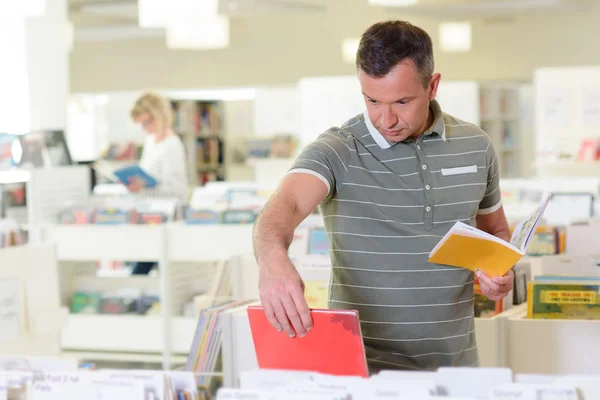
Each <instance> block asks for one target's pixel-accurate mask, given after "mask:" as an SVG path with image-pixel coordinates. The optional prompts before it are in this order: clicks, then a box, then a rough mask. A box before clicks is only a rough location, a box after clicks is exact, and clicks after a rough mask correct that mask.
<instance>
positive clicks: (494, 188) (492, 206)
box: [477, 138, 502, 215]
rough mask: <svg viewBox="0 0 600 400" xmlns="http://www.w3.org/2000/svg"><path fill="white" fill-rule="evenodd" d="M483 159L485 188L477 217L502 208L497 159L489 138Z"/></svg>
mask: <svg viewBox="0 0 600 400" xmlns="http://www.w3.org/2000/svg"><path fill="white" fill-rule="evenodd" d="M485 159H486V171H487V187H486V190H485V194H484V196H483V199H482V200H481V202H480V203H479V211H478V212H477V214H479V215H485V214H491V213H493V212H494V211H497V210H498V209H500V207H501V206H502V198H501V192H500V174H499V169H498V158H497V157H496V151H495V150H494V146H493V145H492V142H491V140H490V139H489V138H488V139H487V145H486V150H485Z"/></svg>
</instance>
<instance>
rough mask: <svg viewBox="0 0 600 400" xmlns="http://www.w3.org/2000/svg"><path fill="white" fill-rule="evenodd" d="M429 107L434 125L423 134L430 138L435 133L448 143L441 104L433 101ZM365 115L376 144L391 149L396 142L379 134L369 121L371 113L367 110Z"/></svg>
mask: <svg viewBox="0 0 600 400" xmlns="http://www.w3.org/2000/svg"><path fill="white" fill-rule="evenodd" d="M429 107H430V108H431V111H433V116H434V120H433V124H431V126H430V127H429V129H427V130H426V131H425V132H423V135H426V136H428V135H431V134H433V133H437V134H438V135H440V136H441V137H442V139H443V140H444V141H446V125H445V123H444V114H443V113H442V109H441V107H440V105H439V103H438V102H437V100H432V101H431V102H430V104H429ZM363 115H364V118H365V124H366V125H367V130H368V131H369V133H370V134H371V136H372V137H373V140H375V143H377V144H378V145H379V147H381V148H382V149H389V148H390V147H392V146H393V145H395V144H396V142H390V141H388V140H386V139H385V138H384V137H383V135H382V134H381V133H379V131H378V130H377V128H375V126H374V125H373V124H372V123H371V120H370V119H369V113H368V112H367V110H365V111H364V112H363Z"/></svg>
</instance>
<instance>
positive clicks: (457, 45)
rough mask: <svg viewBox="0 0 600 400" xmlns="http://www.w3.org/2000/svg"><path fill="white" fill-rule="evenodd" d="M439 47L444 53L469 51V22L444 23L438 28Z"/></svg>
mask: <svg viewBox="0 0 600 400" xmlns="http://www.w3.org/2000/svg"><path fill="white" fill-rule="evenodd" d="M439 34H440V38H439V40H440V47H441V49H442V51H444V52H467V51H469V50H471V24H470V23H469V22H444V23H441V24H440V26H439Z"/></svg>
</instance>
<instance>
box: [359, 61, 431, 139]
mask: <svg viewBox="0 0 600 400" xmlns="http://www.w3.org/2000/svg"><path fill="white" fill-rule="evenodd" d="M358 80H359V82H360V86H361V89H362V93H363V96H364V98H365V103H366V106H367V111H368V113H369V119H370V120H371V123H372V124H373V126H375V128H377V130H378V131H379V132H380V133H381V135H382V136H383V137H384V138H385V139H387V140H388V141H390V142H401V141H403V140H405V139H407V138H409V137H416V136H418V135H420V134H421V133H422V132H423V131H424V130H425V129H427V128H428V126H427V117H428V115H429V102H430V101H431V100H433V99H434V98H435V95H436V92H437V87H438V84H439V81H440V75H439V74H434V75H433V76H432V77H431V78H430V80H429V83H428V85H427V87H425V86H424V85H423V80H422V78H421V76H420V75H419V73H418V71H417V68H416V67H415V64H414V62H413V61H412V60H411V59H406V60H403V61H401V62H400V63H398V64H397V65H396V66H395V67H394V68H393V69H392V70H391V71H390V72H389V74H387V75H386V76H384V77H382V78H373V77H371V76H368V75H367V74H365V73H364V72H363V71H361V70H359V72H358Z"/></svg>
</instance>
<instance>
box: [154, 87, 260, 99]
mask: <svg viewBox="0 0 600 400" xmlns="http://www.w3.org/2000/svg"><path fill="white" fill-rule="evenodd" d="M256 91H257V89H256V88H254V87H245V88H221V89H201V90H169V91H165V92H164V94H165V95H166V96H168V97H170V98H174V99H180V100H223V101H239V100H254V99H255V98H256Z"/></svg>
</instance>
